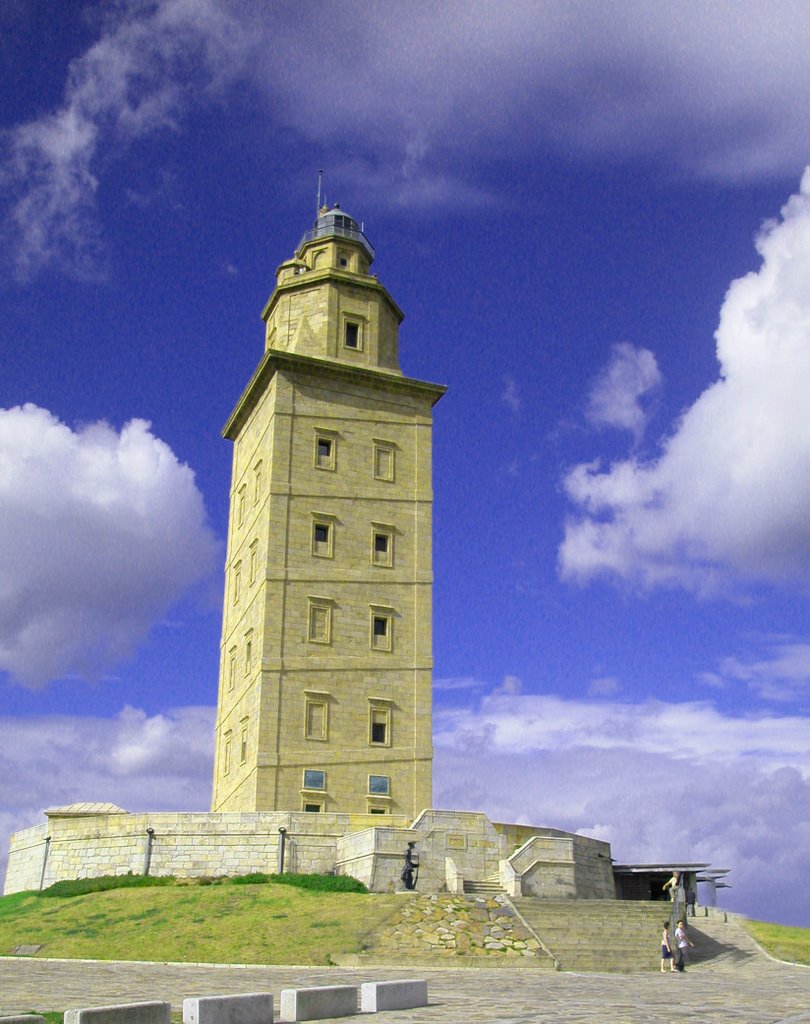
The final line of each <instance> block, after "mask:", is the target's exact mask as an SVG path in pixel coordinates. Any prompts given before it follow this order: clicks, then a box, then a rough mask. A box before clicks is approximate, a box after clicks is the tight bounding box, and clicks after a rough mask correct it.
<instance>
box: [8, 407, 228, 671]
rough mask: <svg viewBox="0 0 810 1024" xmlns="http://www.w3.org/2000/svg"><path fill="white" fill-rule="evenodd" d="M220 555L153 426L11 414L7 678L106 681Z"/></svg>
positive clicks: (196, 496)
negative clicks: (74, 424)
mask: <svg viewBox="0 0 810 1024" xmlns="http://www.w3.org/2000/svg"><path fill="white" fill-rule="evenodd" d="M217 552H218V546H217V542H216V540H215V538H214V535H213V533H212V531H211V529H210V527H209V525H208V523H207V519H206V513H205V508H204V505H203V499H202V495H201V494H200V492H199V490H198V489H197V486H196V484H195V482H194V474H193V473H192V471H191V470H190V469H189V468H188V466H185V465H182V464H181V463H180V462H178V460H177V458H176V456H175V455H174V453H173V452H172V450H171V449H170V448H169V447H168V445H166V444H165V443H164V442H163V441H161V440H159V439H158V438H156V437H155V436H154V435H153V434H152V433H151V432H150V429H149V424H148V423H146V422H144V421H143V420H132V421H131V422H130V423H127V424H126V425H125V426H124V427H123V428H122V430H121V432H120V433H118V432H116V431H115V430H114V429H113V428H112V427H110V426H109V425H108V424H106V423H93V424H90V425H87V426H84V427H81V428H79V429H77V430H75V431H74V430H72V429H71V428H70V427H68V426H66V425H65V424H64V423H61V422H60V421H59V420H58V419H57V418H56V417H55V416H53V415H52V414H51V413H50V412H48V411H47V410H45V409H41V408H39V407H37V406H35V405H31V404H28V405H24V406H17V407H15V408H12V409H0V670H4V671H6V672H8V673H10V674H11V675H12V676H13V677H14V678H16V679H17V680H18V681H20V682H22V683H24V684H27V685H31V686H38V685H41V684H43V683H45V682H47V681H49V680H52V679H56V678H60V677H64V676H79V677H82V678H95V679H97V678H99V677H100V676H102V675H103V674H104V673H105V672H107V671H108V670H110V669H111V668H113V667H114V666H115V665H116V663H118V662H119V661H120V660H121V659H123V658H125V657H127V656H128V655H129V654H130V652H131V651H132V649H133V647H134V646H135V644H137V643H138V642H139V641H140V640H141V639H142V638H143V637H144V636H145V635H146V634H147V632H148V631H149V628H150V627H151V626H152V625H153V623H154V622H155V621H156V620H157V619H158V618H159V617H160V616H161V615H163V614H164V613H165V612H166V611H167V610H168V609H169V607H170V606H171V605H172V604H174V603H175V602H176V601H177V600H178V599H179V598H180V597H181V596H182V595H183V594H184V593H185V592H186V591H187V589H188V588H189V587H190V586H191V585H192V584H193V583H194V582H195V581H197V580H200V579H201V578H203V577H205V576H206V575H208V574H209V573H210V572H211V570H212V569H213V567H214V564H215V561H216V556H217Z"/></svg>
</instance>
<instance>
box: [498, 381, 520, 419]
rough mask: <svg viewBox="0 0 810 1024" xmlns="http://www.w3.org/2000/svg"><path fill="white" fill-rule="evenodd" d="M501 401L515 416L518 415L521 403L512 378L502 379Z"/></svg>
mask: <svg viewBox="0 0 810 1024" xmlns="http://www.w3.org/2000/svg"><path fill="white" fill-rule="evenodd" d="M501 401H502V402H503V403H504V404H505V405H507V406H508V407H509V409H511V410H512V413H513V414H514V415H515V416H517V415H519V413H520V410H521V408H522V405H523V403H522V402H521V400H520V393H519V392H518V386H517V383H516V382H515V378H514V377H504V379H503V391H501Z"/></svg>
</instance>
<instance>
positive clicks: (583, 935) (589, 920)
mask: <svg viewBox="0 0 810 1024" xmlns="http://www.w3.org/2000/svg"><path fill="white" fill-rule="evenodd" d="M513 902H514V905H515V907H516V908H517V909H518V911H519V912H520V914H521V915H522V917H523V918H524V920H525V921H526V922H527V923H528V924H529V925H530V927H531V928H532V929H533V930H534V932H535V934H536V935H537V936H538V937H539V939H540V940H541V941H542V942H543V944H544V945H545V946H546V948H547V949H549V950H550V951H551V953H552V954H553V955H554V957H555V958H556V959H557V960H558V961H559V964H560V968H561V969H562V970H564V971H566V970H567V971H610V972H629V971H638V970H649V969H650V968H651V966H655V965H656V964H657V961H658V958H657V955H656V954H657V949H658V939H659V934H660V930H661V925H662V923H663V921H664V918H665V917H667V916H668V912H669V909H670V908H669V905H668V904H665V903H635V902H630V901H623V900H567V901H564V902H563V901H560V900H543V899H539V898H536V897H522V898H519V899H515V900H514V901H513Z"/></svg>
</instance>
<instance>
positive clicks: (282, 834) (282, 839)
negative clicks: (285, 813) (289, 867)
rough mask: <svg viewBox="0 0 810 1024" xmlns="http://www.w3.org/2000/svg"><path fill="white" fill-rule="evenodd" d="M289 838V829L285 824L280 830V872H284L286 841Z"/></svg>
mask: <svg viewBox="0 0 810 1024" xmlns="http://www.w3.org/2000/svg"><path fill="white" fill-rule="evenodd" d="M286 838H287V829H286V828H284V826H283V825H281V826H280V827H279V830H278V873H279V874H280V875H283V874H284V843H285V840H286Z"/></svg>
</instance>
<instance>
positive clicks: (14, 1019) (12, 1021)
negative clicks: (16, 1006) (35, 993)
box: [0, 1013, 45, 1024]
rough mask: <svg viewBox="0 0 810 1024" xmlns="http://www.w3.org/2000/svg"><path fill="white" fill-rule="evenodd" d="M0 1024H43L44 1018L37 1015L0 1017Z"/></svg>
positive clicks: (21, 1014) (25, 1014)
mask: <svg viewBox="0 0 810 1024" xmlns="http://www.w3.org/2000/svg"><path fill="white" fill-rule="evenodd" d="M0 1024H45V1018H44V1017H40V1015H39V1014H38V1013H18V1014H16V1015H11V1016H8V1017H3V1016H2V1015H0Z"/></svg>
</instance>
